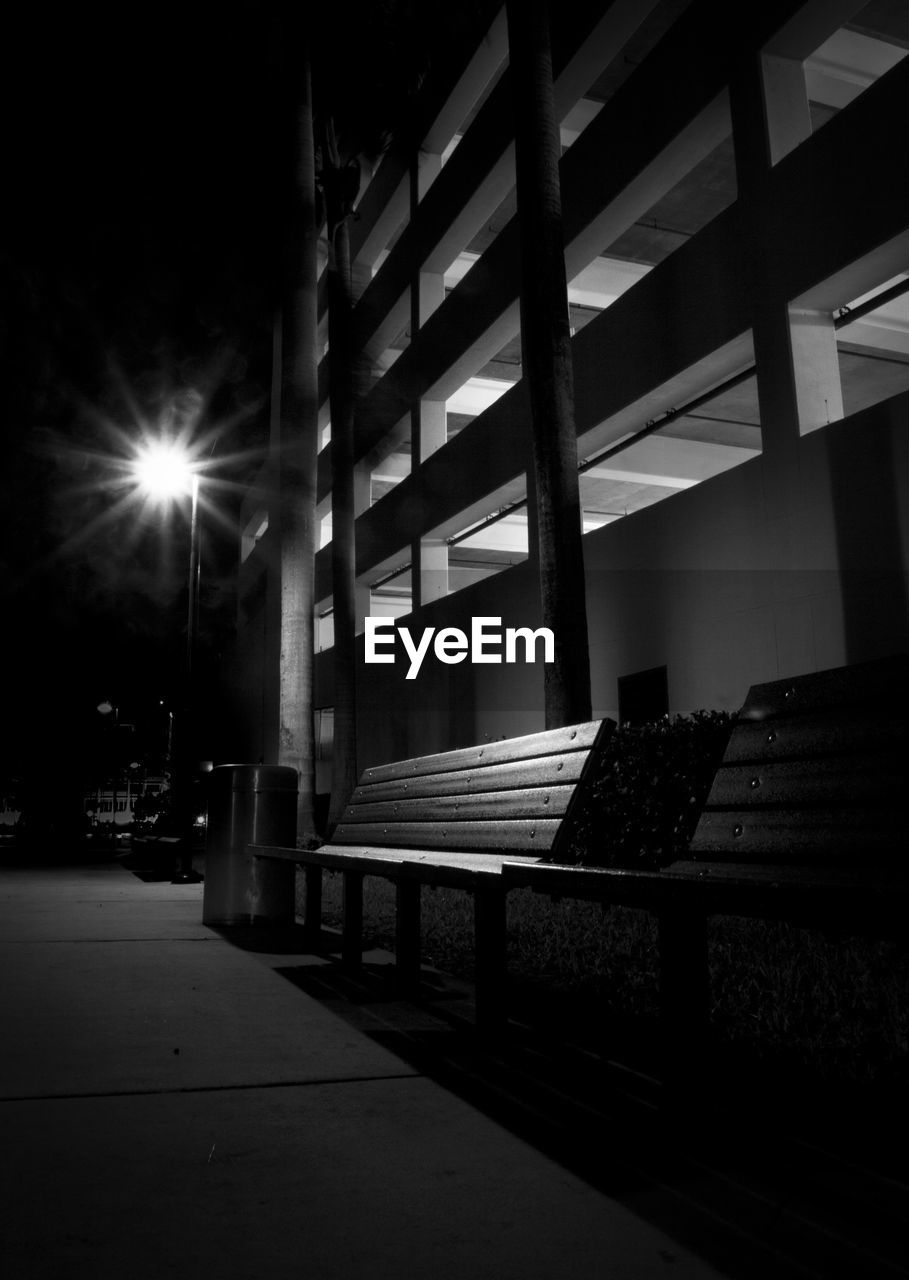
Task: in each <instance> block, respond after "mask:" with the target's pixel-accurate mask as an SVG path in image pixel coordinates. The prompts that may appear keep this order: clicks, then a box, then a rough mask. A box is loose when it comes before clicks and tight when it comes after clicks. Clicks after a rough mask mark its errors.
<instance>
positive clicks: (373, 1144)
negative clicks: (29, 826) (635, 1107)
mask: <svg viewBox="0 0 909 1280" xmlns="http://www.w3.org/2000/svg"><path fill="white" fill-rule="evenodd" d="M201 916H202V887H201V885H188V886H172V885H170V884H169V883H143V881H141V880H140V879H139V878H137V877H136V876H135V875H133V874H132V873H131V872H129V871H127V870H126V869H125V868H124V867H123V866H122V865H121V864H120V863H119V862H116V861H112V862H107V863H99V864H93V865H76V866H74V865H70V866H62V867H57V866H35V867H30V868H27V869H23V868H22V867H11V866H2V867H0V961H2V968H0V1025H2V1028H3V1036H2V1039H3V1049H2V1061H0V1100H2V1111H0V1118H2V1137H3V1183H2V1195H0V1205H2V1214H3V1228H2V1252H0V1257H2V1262H0V1266H2V1271H3V1275H4V1276H6V1277H9V1278H10V1280H20V1278H22V1280H25V1278H28V1280H32V1278H34V1280H46V1278H49V1277H54V1278H57V1277H59V1278H60V1280H78V1278H80V1277H86V1280H88V1278H91V1280H103V1278H105V1277H116V1278H117V1280H144V1278H145V1277H148V1278H149V1280H152V1278H153V1280H160V1278H161V1277H164V1276H168V1277H176V1278H179V1277H193V1280H200V1277H203V1276H205V1277H207V1276H218V1277H227V1278H229V1280H253V1278H254V1277H256V1278H258V1277H262V1280H266V1278H267V1280H283V1278H284V1277H291V1276H294V1277H296V1276H304V1275H305V1276H307V1277H311V1278H312V1280H355V1278H359V1277H369V1280H384V1278H385V1277H388V1280H391V1278H392V1277H394V1278H395V1280H400V1278H401V1277H418V1278H422V1277H426V1278H427V1280H429V1277H433V1278H437V1280H447V1278H448V1277H451V1278H452V1280H454V1278H457V1280H474V1278H476V1280H482V1278H485V1277H489V1278H490V1280H492V1277H495V1280H510V1278H511V1277H514V1278H515V1280H517V1278H518V1277H521V1278H522V1280H536V1278H537V1277H540V1278H547V1280H548V1278H549V1277H551V1278H552V1280H561V1278H562V1277H571V1278H572V1280H587V1278H588V1277H589V1278H590V1280H593V1278H594V1277H596V1280H603V1278H605V1277H609V1280H623V1278H624V1277H629V1278H630V1277H638V1278H643V1277H647V1278H649V1277H662V1276H667V1277H669V1276H672V1277H673V1278H674V1280H694V1278H695V1277H697V1278H698V1280H701V1278H704V1280H706V1278H707V1277H716V1276H718V1275H719V1274H720V1273H719V1272H717V1271H716V1270H714V1269H713V1268H712V1267H710V1266H709V1265H707V1264H706V1263H705V1262H703V1261H701V1260H699V1259H698V1258H696V1257H694V1256H693V1255H692V1254H691V1253H690V1252H688V1251H686V1250H685V1249H683V1248H681V1247H680V1246H678V1245H677V1244H676V1243H674V1242H673V1241H672V1240H671V1239H670V1238H669V1237H668V1236H667V1235H665V1234H663V1233H662V1232H661V1231H659V1230H658V1229H656V1228H654V1227H652V1226H650V1225H648V1224H647V1223H646V1222H644V1221H643V1220H642V1219H640V1218H638V1217H637V1216H636V1215H635V1214H633V1213H632V1212H630V1211H629V1210H628V1209H627V1208H625V1207H623V1206H622V1205H620V1204H619V1203H618V1202H616V1201H614V1200H611V1199H609V1198H608V1197H606V1196H603V1195H602V1194H600V1193H599V1192H597V1191H595V1190H594V1189H592V1188H591V1187H590V1186H588V1185H587V1184H586V1183H585V1182H583V1181H582V1180H580V1179H579V1178H577V1177H575V1176H574V1175H573V1174H571V1173H569V1172H567V1171H566V1170H564V1169H563V1168H561V1167H560V1166H559V1165H557V1164H555V1163H554V1162H552V1161H551V1160H549V1159H548V1158H547V1157H546V1156H545V1155H543V1154H541V1153H540V1152H538V1151H537V1150H535V1149H534V1148H533V1147H532V1146H529V1145H527V1144H526V1143H524V1142H522V1141H521V1140H520V1139H519V1138H517V1137H515V1136H514V1135H513V1134H511V1133H510V1132H508V1131H507V1130H506V1129H505V1128H502V1127H500V1126H499V1125H498V1124H496V1123H495V1122H494V1121H493V1120H491V1119H489V1118H488V1117H486V1116H484V1115H482V1114H481V1113H479V1112H478V1111H476V1110H474V1109H473V1108H472V1107H471V1106H470V1105H468V1104H467V1103H466V1102H464V1101H462V1100H461V1099H459V1098H458V1097H455V1096H454V1095H452V1094H451V1093H449V1092H448V1091H446V1090H445V1089H444V1088H443V1087H442V1086H441V1085H439V1084H437V1083H435V1082H433V1081H432V1080H430V1079H428V1078H426V1077H425V1076H423V1075H421V1074H420V1073H419V1072H418V1071H416V1070H415V1069H413V1068H412V1067H410V1066H408V1065H407V1064H406V1063H405V1062H404V1061H403V1060H401V1059H399V1058H398V1057H396V1056H395V1055H394V1054H392V1053H390V1052H389V1051H387V1050H386V1049H385V1048H383V1047H382V1046H381V1045H379V1044H377V1043H376V1042H375V1041H374V1040H372V1039H370V1038H369V1037H368V1036H366V1035H364V1034H362V1033H361V1032H360V1031H358V1030H356V1029H355V1028H353V1027H351V1026H350V1025H349V1024H348V1023H347V1022H346V1021H344V1020H342V1019H341V1018H339V1017H337V1016H336V1015H335V1014H333V1013H332V1012H330V1011H329V1010H328V1009H327V1008H326V1007H324V1005H322V1004H320V1003H319V1002H318V1001H317V1000H314V999H313V998H311V997H310V996H308V995H306V994H305V993H304V992H303V991H301V990H299V989H298V988H296V987H295V986H294V985H292V984H291V983H290V982H287V981H286V980H285V979H284V978H283V977H282V976H281V975H280V974H279V973H276V972H275V969H276V967H278V966H279V965H280V963H281V962H282V961H284V962H286V960H287V957H286V956H273V955H267V954H261V953H253V952H249V951H241V950H239V949H237V948H236V947H234V946H232V945H231V944H230V943H229V942H228V941H225V939H224V938H223V937H221V936H220V935H219V934H218V933H216V932H214V931H213V930H211V929H209V928H206V927H204V926H203V925H202V924H201ZM312 963H318V961H317V960H316V959H315V957H313V958H312Z"/></svg>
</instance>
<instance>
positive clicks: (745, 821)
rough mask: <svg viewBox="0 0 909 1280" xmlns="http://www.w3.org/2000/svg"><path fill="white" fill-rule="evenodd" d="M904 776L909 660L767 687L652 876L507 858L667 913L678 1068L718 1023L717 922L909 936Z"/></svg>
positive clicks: (606, 898) (554, 881) (530, 874)
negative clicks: (713, 938)
mask: <svg viewBox="0 0 909 1280" xmlns="http://www.w3.org/2000/svg"><path fill="white" fill-rule="evenodd" d="M907 783H909V658H906V657H899V658H894V659H888V660H884V661H881V662H873V663H867V664H862V665H858V666H854V667H844V668H837V669H835V670H832V671H825V672H820V673H817V674H812V675H807V676H801V677H798V678H797V679H790V680H781V681H774V682H772V683H768V684H760V685H755V686H754V687H753V688H752V689H751V690H750V691H749V694H748V697H747V699H746V702H745V704H744V706H743V707H742V709H741V711H740V712H739V715H738V719H737V723H736V727H735V728H734V730H733V733H732V735H731V737H730V741H729V744H728V747H727V750H726V752H725V755H724V758H723V761H722V763H721V765H720V767H719V769H718V770H717V773H716V776H715V778H714V781H713V785H712V788H711V790H710V793H709V795H708V798H707V802H706V805H705V807H704V810H703V812H702V814H701V817H700V820H699V822H698V826H697V829H696V831H695V834H694V838H693V840H692V842H691V845H690V847H689V849H688V851H687V855H686V857H685V858H684V859H680V860H678V861H676V862H673V863H671V864H670V865H669V866H668V867H666V868H664V869H663V870H660V871H650V872H646V871H636V870H630V871H624V870H613V869H602V868H594V867H560V866H556V865H547V864H540V863H537V864H536V865H531V864H529V863H523V864H517V863H515V862H506V863H505V864H504V865H503V869H502V871H503V879H504V881H505V884H506V886H507V887H510V888H513V887H518V886H526V887H531V888H533V889H535V890H537V891H538V892H542V893H547V894H550V895H553V896H565V897H572V896H573V897H579V898H587V899H590V900H596V901H601V902H609V903H620V904H623V905H627V906H632V907H639V908H643V909H645V910H647V911H650V912H653V913H655V914H656V915H657V917H658V919H659V951H660V957H659V959H660V995H661V1008H662V1016H663V1023H664V1032H665V1036H666V1046H667V1054H668V1056H669V1059H670V1060H671V1061H673V1062H674V1063H675V1064H676V1065H678V1059H679V1056H680V1055H690V1053H691V1049H692V1046H693V1045H695V1044H696V1043H697V1042H698V1039H699V1036H698V1033H699V1031H703V1030H705V1029H706V1023H707V1015H708V1008H709V990H708V963H707V960H708V957H707V920H708V918H709V917H710V916H711V915H741V916H748V917H756V918H762V919H768V920H779V921H786V922H789V923H792V924H795V925H799V926H803V927H808V928H815V929H822V930H825V931H827V932H831V933H835V934H841V935H843V934H871V935H874V936H885V937H886V936H903V937H905V936H906V930H907V926H906V912H907V907H909V901H907V889H909V856H907V855H909V819H907V808H906V793H905V791H904V787H906V786H907Z"/></svg>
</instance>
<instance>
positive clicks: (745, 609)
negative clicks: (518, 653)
mask: <svg viewBox="0 0 909 1280" xmlns="http://www.w3.org/2000/svg"><path fill="white" fill-rule="evenodd" d="M768 483H769V481H768V470H767V468H766V467H765V463H764V460H763V458H756V459H754V460H752V461H751V462H748V463H745V464H743V465H742V466H740V467H738V468H737V469H736V470H734V471H729V472H726V473H724V474H723V475H720V476H717V477H715V478H714V479H712V480H708V481H706V482H704V483H703V484H701V485H699V486H697V487H696V488H693V489H689V490H687V491H686V492H684V493H679V494H676V495H674V496H673V497H671V498H668V499H667V500H666V501H664V502H662V503H660V504H658V505H657V506H654V507H650V508H648V509H647V510H645V511H641V512H638V513H637V514H634V515H631V516H628V517H626V518H625V519H623V520H621V521H618V522H616V523H615V524H614V525H610V526H607V527H605V528H603V529H601V530H599V531H597V532H596V533H592V534H590V535H588V536H587V538H585V554H586V561H587V604H588V616H589V629H590V652H591V667H592V681H593V698H594V709H595V714H596V715H598V716H599V715H608V716H613V717H615V716H616V715H617V711H618V696H617V687H616V681H617V679H618V677H620V676H623V675H626V674H631V673H633V672H636V671H641V670H645V669H647V668H650V667H655V666H662V665H665V666H667V668H668V675H669V697H670V710H671V711H672V712H673V713H675V712H682V713H684V712H689V711H692V710H694V709H697V708H702V707H703V708H716V709H726V710H733V709H735V708H737V707H738V706H740V705H741V703H742V702H743V701H744V698H745V695H746V693H747V691H748V688H749V686H750V685H751V684H753V683H755V682H758V681H763V680H770V679H775V678H782V677H785V676H787V675H793V676H794V675H801V674H803V673H805V672H809V671H816V670H823V669H824V668H826V667H832V666H838V665H840V664H843V663H847V662H859V661H863V660H867V659H871V658H876V657H881V656H884V655H886V654H889V653H894V652H898V651H901V650H906V649H909V603H907V601H909V574H907V566H909V395H904V396H899V397H896V398H895V399H893V400H890V401H886V402H884V403H882V404H879V405H876V406H874V407H873V408H871V409H868V410H866V411H864V412H863V413H861V414H857V415H855V416H854V417H852V418H848V419H844V420H843V421H841V422H838V423H835V424H833V425H831V426H830V427H827V428H825V429H824V430H821V431H816V432H813V433H811V434H810V435H807V436H804V437H802V439H801V440H800V442H799V474H798V482H797V485H796V486H795V487H793V489H792V490H791V494H790V498H791V505H790V506H789V507H788V509H787V508H786V506H785V505H781V503H780V502H779V501H777V500H776V497H777V495H775V494H773V493H772V492H771V493H768V491H767V485H768ZM473 616H498V617H501V618H502V619H503V626H515V627H517V626H536V625H539V608H538V604H537V601H536V589H535V584H534V582H533V578H532V574H531V573H530V571H529V570H528V568H527V567H526V566H520V567H517V568H514V569H510V570H506V571H505V572H503V573H501V574H499V575H497V576H496V577H494V578H490V579H487V580H486V581H484V582H482V583H479V584H477V585H476V586H474V587H471V588H469V589H467V590H465V591H462V592H459V593H457V594H456V595H454V596H450V597H448V598H446V599H444V600H441V601H439V602H437V603H435V604H433V605H430V606H427V607H426V608H424V609H423V610H421V611H420V612H419V613H416V614H413V615H409V616H408V617H406V618H404V619H402V620H401V621H402V624H404V625H409V626H410V628H411V631H412V633H414V634H418V633H419V632H421V631H422V629H423V628H424V627H426V626H435V627H442V626H458V627H460V628H461V629H462V630H465V631H466V630H469V626H470V618H471V617H473ZM396 652H397V653H398V655H399V656H398V661H397V662H396V663H395V664H394V665H393V666H374V665H370V666H367V665H366V664H365V662H364V661H363V648H362V641H361V650H360V663H359V675H360V687H359V698H360V760H359V764H360V767H361V768H362V767H365V766H367V765H370V764H374V763H378V762H380V761H382V760H389V759H401V758H404V757H407V756H410V755H420V754H423V753H425V752H428V751H438V750H444V749H446V748H448V747H455V746H462V745H466V744H469V743H472V742H481V741H487V740H492V739H495V738H501V737H510V736H512V735H514V734H518V733H525V732H532V731H534V730H536V729H540V728H542V727H543V710H542V707H543V699H542V667H541V666H539V665H535V666H523V665H517V666H506V665H499V666H471V665H469V664H468V663H467V662H464V663H462V664H460V665H458V666H443V665H442V664H440V663H438V662H436V661H435V660H434V659H433V658H432V657H431V656H430V657H427V659H426V661H425V662H424V664H423V667H422V669H421V671H420V674H419V675H418V677H417V678H416V679H415V680H412V681H409V680H407V679H405V673H406V669H407V662H406V661H405V658H404V655H403V653H402V652H400V651H398V650H396ZM316 703H317V705H319V706H328V705H330V704H331V653H330V652H327V653H324V654H322V655H320V656H319V658H318V659H317V664H316Z"/></svg>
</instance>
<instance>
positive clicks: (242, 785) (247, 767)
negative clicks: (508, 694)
mask: <svg viewBox="0 0 909 1280" xmlns="http://www.w3.org/2000/svg"><path fill="white" fill-rule="evenodd" d="M211 785H212V786H213V787H217V788H218V789H219V790H224V791H246V792H249V791H296V790H297V771H296V769H293V768H291V766H290V765H286V764H219V765H216V766H215V768H214V769H212V772H211Z"/></svg>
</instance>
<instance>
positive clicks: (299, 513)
mask: <svg viewBox="0 0 909 1280" xmlns="http://www.w3.org/2000/svg"><path fill="white" fill-rule="evenodd" d="M301 34H302V33H301ZM290 74H291V75H293V76H294V77H295V83H294V84H293V85H292V86H291V98H290V101H291V107H292V128H291V130H290V144H291V147H292V154H291V156H290V157H289V159H290V164H289V169H290V178H291V183H290V191H289V199H288V208H287V213H288V217H287V223H286V228H285V243H284V249H285V254H284V263H283V280H282V286H283V287H282V314H283V324H282V365H281V368H282V372H281V408H280V419H279V421H280V447H279V450H278V466H279V476H278V512H279V532H280V574H281V654H280V668H279V670H280V675H279V681H280V687H279V746H278V762H279V763H280V764H282V765H290V766H291V767H292V768H294V769H296V770H297V773H298V777H299V788H300V789H299V796H298V802H297V843H298V845H303V844H304V843H305V842H306V840H307V838H309V837H310V836H312V835H313V834H314V833H315V818H314V793H315V743H314V728H313V647H314V645H313V639H314V637H313V610H314V603H315V602H314V589H315V548H316V529H315V525H316V474H317V453H318V445H317V440H318V410H319V403H318V399H319V397H318V372H317V362H316V341H317V322H318V291H317V280H318V276H317V256H316V254H317V228H316V216H315V205H316V201H315V191H316V186H315V147H314V142H313V114H312V83H311V71H310V58H309V49H308V45H307V44H306V42H305V41H303V42H302V43H296V44H295V47H294V50H293V57H292V59H291V60H290Z"/></svg>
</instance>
